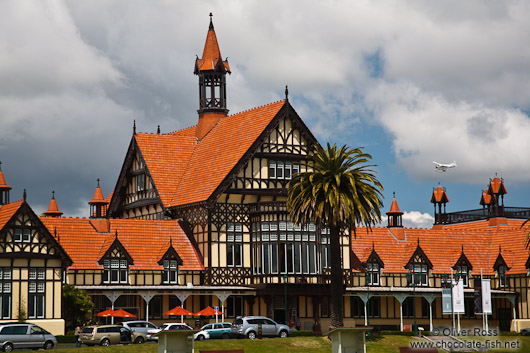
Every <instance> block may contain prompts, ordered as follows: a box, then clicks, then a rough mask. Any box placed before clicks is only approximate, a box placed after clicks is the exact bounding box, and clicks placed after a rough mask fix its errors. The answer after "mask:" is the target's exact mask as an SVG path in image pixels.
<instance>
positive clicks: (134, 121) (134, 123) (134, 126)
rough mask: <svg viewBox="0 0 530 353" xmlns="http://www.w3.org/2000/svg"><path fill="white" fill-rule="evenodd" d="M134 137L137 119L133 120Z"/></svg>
mask: <svg viewBox="0 0 530 353" xmlns="http://www.w3.org/2000/svg"><path fill="white" fill-rule="evenodd" d="M133 135H136V119H134V120H133Z"/></svg>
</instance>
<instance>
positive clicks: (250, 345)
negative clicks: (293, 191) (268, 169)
mask: <svg viewBox="0 0 530 353" xmlns="http://www.w3.org/2000/svg"><path fill="white" fill-rule="evenodd" d="M413 339H415V338H412V337H409V336H399V335H384V336H374V337H369V338H368V339H367V347H366V351H367V353H399V347H410V341H411V340H413ZM468 339H472V340H475V341H479V340H482V341H484V340H485V339H488V338H487V337H486V338H479V337H468ZM489 339H490V340H493V341H495V340H497V339H498V341H501V342H504V341H510V342H519V349H494V350H490V352H495V353H516V352H530V337H523V336H508V337H489ZM61 346H63V345H60V346H59V347H58V348H59V352H57V353H157V352H158V345H157V344H156V343H148V344H131V345H125V346H119V345H118V346H111V347H101V346H95V347H86V346H83V347H82V348H70V347H72V345H71V344H70V345H67V347H68V348H61ZM218 349H244V350H245V353H287V352H288V353H330V352H331V342H330V341H329V340H328V339H327V337H289V338H265V339H262V340H249V339H238V340H236V339H231V340H209V341H200V342H195V353H199V351H200V350H218ZM16 352H21V353H22V351H16ZM439 352H442V351H439Z"/></svg>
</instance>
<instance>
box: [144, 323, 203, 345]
mask: <svg viewBox="0 0 530 353" xmlns="http://www.w3.org/2000/svg"><path fill="white" fill-rule="evenodd" d="M162 330H172V331H173V330H190V331H191V330H193V329H192V328H191V327H190V326H189V325H188V324H184V323H181V322H178V323H171V322H169V323H165V324H163V325H161V326H160V328H157V329H152V330H148V331H147V333H149V334H150V335H151V338H153V339H155V340H158V337H156V336H155V335H156V334H157V333H159V332H160V331H162ZM193 338H194V339H196V340H199V341H202V340H205V339H210V334H209V333H208V332H206V331H199V332H196V333H195V334H194V335H193Z"/></svg>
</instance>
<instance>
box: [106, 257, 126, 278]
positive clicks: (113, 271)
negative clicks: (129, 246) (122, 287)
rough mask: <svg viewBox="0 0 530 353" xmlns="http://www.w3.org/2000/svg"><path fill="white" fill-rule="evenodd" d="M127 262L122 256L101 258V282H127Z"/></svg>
mask: <svg viewBox="0 0 530 353" xmlns="http://www.w3.org/2000/svg"><path fill="white" fill-rule="evenodd" d="M128 270H129V263H128V262H127V260H126V259H124V258H112V257H111V258H110V259H105V260H103V283H106V284H108V283H128V281H129V279H128V272H129V271H128Z"/></svg>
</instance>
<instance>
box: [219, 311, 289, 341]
mask: <svg viewBox="0 0 530 353" xmlns="http://www.w3.org/2000/svg"><path fill="white" fill-rule="evenodd" d="M260 330H261V335H262V336H264V337H287V336H289V333H290V331H289V326H287V325H283V324H278V323H276V322H275V321H274V320H271V319H269V318H267V317H265V316H244V317H238V318H237V319H235V320H234V323H233V324H232V327H231V328H230V337H248V338H250V339H254V338H256V337H257V336H258V335H259V332H260Z"/></svg>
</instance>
